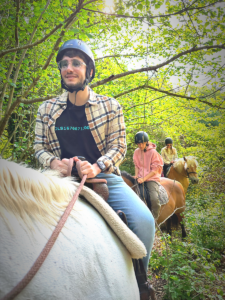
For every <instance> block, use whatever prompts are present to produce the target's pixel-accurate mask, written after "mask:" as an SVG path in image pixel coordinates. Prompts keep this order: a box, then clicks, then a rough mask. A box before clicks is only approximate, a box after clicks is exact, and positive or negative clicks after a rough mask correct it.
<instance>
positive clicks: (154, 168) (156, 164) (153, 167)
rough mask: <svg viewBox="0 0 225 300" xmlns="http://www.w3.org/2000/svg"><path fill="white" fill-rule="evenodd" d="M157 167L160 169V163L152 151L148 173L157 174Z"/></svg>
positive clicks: (156, 154) (155, 153) (157, 155)
mask: <svg viewBox="0 0 225 300" xmlns="http://www.w3.org/2000/svg"><path fill="white" fill-rule="evenodd" d="M159 167H162V162H161V161H160V158H159V154H158V153H157V152H156V150H154V154H153V156H152V160H151V165H150V172H152V171H153V172H157V171H158V169H159Z"/></svg>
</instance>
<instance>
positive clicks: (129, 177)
mask: <svg viewBox="0 0 225 300" xmlns="http://www.w3.org/2000/svg"><path fill="white" fill-rule="evenodd" d="M121 176H122V177H125V178H126V179H127V180H130V181H131V182H132V184H135V179H134V177H133V176H131V175H130V174H129V173H127V172H126V171H121Z"/></svg>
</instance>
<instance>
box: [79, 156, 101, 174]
mask: <svg viewBox="0 0 225 300" xmlns="http://www.w3.org/2000/svg"><path fill="white" fill-rule="evenodd" d="M80 170H81V173H82V174H83V175H87V178H94V177H96V176H97V175H98V174H99V173H101V169H100V168H99V166H98V165H97V164H93V165H92V164H90V163H89V162H88V161H86V160H85V161H80Z"/></svg>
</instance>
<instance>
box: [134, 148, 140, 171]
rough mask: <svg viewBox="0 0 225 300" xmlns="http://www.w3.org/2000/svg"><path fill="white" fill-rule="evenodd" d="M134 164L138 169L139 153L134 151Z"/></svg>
mask: <svg viewBox="0 0 225 300" xmlns="http://www.w3.org/2000/svg"><path fill="white" fill-rule="evenodd" d="M133 162H134V165H135V167H136V168H139V167H138V155H137V151H134V155H133Z"/></svg>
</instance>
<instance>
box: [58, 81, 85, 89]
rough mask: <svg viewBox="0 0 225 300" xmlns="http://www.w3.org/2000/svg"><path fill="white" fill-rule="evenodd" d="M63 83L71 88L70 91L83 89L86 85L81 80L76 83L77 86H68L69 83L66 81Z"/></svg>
mask: <svg viewBox="0 0 225 300" xmlns="http://www.w3.org/2000/svg"><path fill="white" fill-rule="evenodd" d="M63 82H64V84H65V85H66V86H68V88H70V89H77V88H82V87H83V85H84V81H83V82H82V81H81V80H80V81H79V82H78V83H76V84H73V83H71V84H67V83H66V82H65V80H63Z"/></svg>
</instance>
